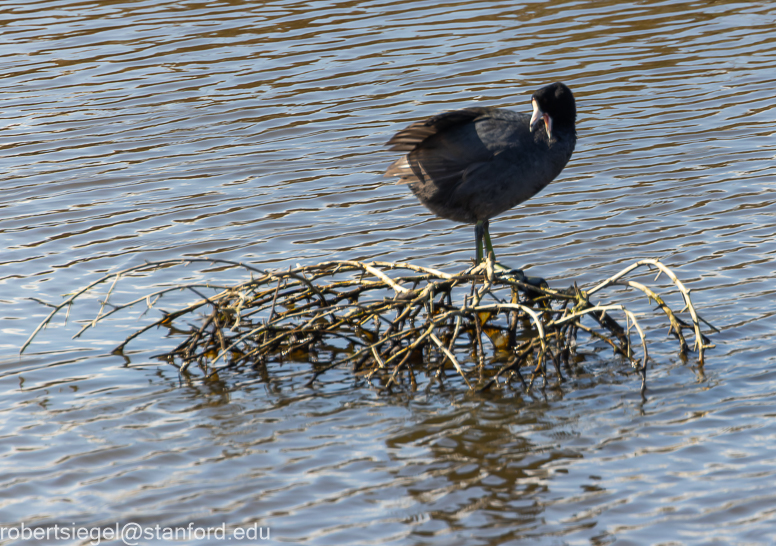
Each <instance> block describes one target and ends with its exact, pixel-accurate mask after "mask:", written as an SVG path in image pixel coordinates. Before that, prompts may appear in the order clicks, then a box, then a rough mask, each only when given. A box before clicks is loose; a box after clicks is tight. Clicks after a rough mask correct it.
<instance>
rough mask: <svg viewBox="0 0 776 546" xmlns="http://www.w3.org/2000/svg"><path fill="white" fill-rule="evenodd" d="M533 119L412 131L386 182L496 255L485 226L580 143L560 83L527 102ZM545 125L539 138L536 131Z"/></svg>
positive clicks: (479, 113)
mask: <svg viewBox="0 0 776 546" xmlns="http://www.w3.org/2000/svg"><path fill="white" fill-rule="evenodd" d="M531 103H532V104H533V116H528V115H527V114H522V113H518V112H512V111H510V110H501V109H499V108H464V109H462V110H454V111H452V112H445V113H443V114H439V115H437V116H434V117H432V118H429V119H427V120H425V121H419V122H417V123H413V124H412V125H410V126H409V127H407V128H406V129H404V130H403V131H399V132H398V133H396V136H394V137H393V138H392V139H391V140H389V141H388V145H390V146H391V150H396V151H401V152H409V153H408V154H407V155H405V156H404V157H402V158H400V159H398V160H396V161H395V162H394V163H393V164H391V166H390V167H388V170H387V171H385V176H399V177H400V178H401V181H402V182H406V183H408V184H409V185H410V189H411V190H412V193H414V194H415V195H416V196H417V198H418V199H420V202H421V203H423V204H424V205H425V206H426V207H427V208H428V209H429V210H430V211H431V212H433V213H434V214H436V215H437V216H441V217H442V218H448V219H450V220H455V221H456V222H465V223H469V224H475V228H474V233H475V238H476V241H477V263H480V261H481V260H482V239H483V236H484V238H485V245H486V248H487V251H488V252H493V245H492V244H491V242H490V233H489V232H488V221H489V220H490V219H491V218H493V217H494V216H497V215H498V214H501V213H502V212H504V211H505V210H509V209H511V208H512V207H514V206H515V205H517V204H519V203H522V202H523V201H525V200H526V199H529V198H531V197H533V196H534V195H536V194H537V193H538V192H539V191H541V189H542V188H544V187H545V186H546V185H547V184H549V183H550V182H552V180H553V179H554V178H555V177H556V176H558V174H560V172H561V171H562V170H563V167H565V166H566V163H568V160H569V158H571V153H572V152H573V151H574V145H575V144H576V142H577V132H576V127H575V122H576V117H577V109H576V103H575V102H574V95H572V94H571V90H570V89H569V88H568V87H566V86H565V85H564V84H562V83H553V84H550V85H548V86H546V87H542V88H541V89H539V90H538V91H537V92H536V93H534V94H533V96H532V97H531ZM542 121H543V122H544V129H545V130H544V131H542V130H534V129H536V126H537V125H538V124H539V123H540V122H542Z"/></svg>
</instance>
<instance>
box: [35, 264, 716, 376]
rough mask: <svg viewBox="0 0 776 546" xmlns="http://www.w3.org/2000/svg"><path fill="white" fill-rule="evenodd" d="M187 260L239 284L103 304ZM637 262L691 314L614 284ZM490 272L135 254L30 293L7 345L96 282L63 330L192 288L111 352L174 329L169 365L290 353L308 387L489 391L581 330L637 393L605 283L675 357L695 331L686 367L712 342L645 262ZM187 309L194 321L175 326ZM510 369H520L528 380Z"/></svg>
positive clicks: (548, 357)
mask: <svg viewBox="0 0 776 546" xmlns="http://www.w3.org/2000/svg"><path fill="white" fill-rule="evenodd" d="M195 262H198V263H204V264H208V265H212V266H231V267H241V268H244V269H245V270H247V271H249V272H250V274H251V279H250V280H249V281H245V282H242V283H240V284H237V285H235V286H216V285H214V284H209V283H192V284H183V285H176V286H172V287H170V286H167V287H163V288H157V289H156V290H153V291H151V292H149V293H148V294H146V295H144V296H142V297H136V298H134V299H131V300H129V301H127V302H124V303H116V302H115V299H116V298H117V294H116V287H117V284H119V282H120V281H121V280H124V279H126V278H128V277H130V276H133V275H139V274H145V275H149V274H151V273H153V272H154V271H157V270H159V269H166V268H169V267H173V266H181V265H188V264H190V263H195ZM641 267H644V268H649V269H657V270H658V272H659V273H662V274H665V275H666V276H667V277H668V278H669V279H670V280H671V282H672V283H673V285H674V286H675V287H676V289H677V290H678V292H679V293H680V294H681V296H682V300H683V303H684V306H685V308H686V309H687V310H688V311H689V315H690V320H691V322H685V321H684V320H682V319H681V318H680V317H679V316H678V315H679V314H680V313H677V312H675V311H674V310H673V309H671V307H670V306H669V305H668V304H667V303H666V300H665V299H664V298H663V297H662V296H661V295H660V294H658V293H657V292H656V291H655V290H654V289H652V288H650V287H648V286H647V285H646V284H644V283H641V282H637V281H634V280H630V279H627V280H626V279H625V277H626V276H627V275H629V274H632V273H633V272H634V271H636V270H637V269H639V268H641ZM498 269H499V267H498V265H497V264H494V262H493V261H492V259H490V258H489V259H488V260H486V261H485V262H483V263H482V264H480V265H479V266H477V267H476V268H473V269H469V270H467V271H464V272H462V273H460V274H458V275H451V274H447V273H444V272H441V271H437V270H435V269H431V268H426V267H421V266H417V265H413V264H408V263H389V262H379V261H375V262H369V263H365V262H357V261H329V262H323V263H320V264H317V265H309V266H304V267H296V268H290V269H288V270H286V271H262V270H260V269H257V268H255V267H253V266H250V265H246V264H242V263H238V262H231V261H227V260H210V259H205V258H202V259H192V260H171V261H165V262H155V263H148V264H144V265H142V266H136V267H133V268H129V269H125V270H122V271H118V272H115V273H111V274H109V275H106V276H104V277H102V278H101V279H98V280H96V281H94V282H92V283H90V284H89V285H88V286H86V287H84V288H81V289H79V290H77V291H75V292H73V293H72V294H71V295H70V296H69V297H67V298H66V299H65V300H64V301H63V302H62V303H60V304H58V305H52V304H47V303H45V302H40V303H44V305H48V306H50V307H52V308H53V309H52V311H51V312H50V313H49V315H48V316H47V317H46V318H45V319H44V320H43V321H42V322H41V323H40V324H39V325H38V327H37V328H36V329H35V331H34V332H33V333H32V335H31V336H30V338H29V339H28V340H27V341H26V342H25V343H24V345H23V346H22V348H21V351H24V350H25V349H26V348H27V347H28V346H29V345H30V343H31V342H32V341H33V339H34V338H35V336H36V335H37V334H38V333H39V332H40V331H41V330H42V329H43V328H45V327H46V326H47V325H48V324H50V323H51V321H52V320H53V318H54V317H55V315H57V313H59V312H60V311H62V310H63V309H67V310H69V309H70V308H71V307H72V306H73V304H74V303H75V301H76V299H78V298H82V297H84V296H85V294H86V293H87V292H89V291H90V290H92V289H94V288H96V287H97V286H99V285H102V284H105V285H109V289H108V292H107V294H106V295H105V296H104V299H102V300H101V301H100V306H99V309H98V311H97V313H96V315H95V316H94V318H92V319H91V320H89V321H88V322H86V324H84V326H83V327H82V328H81V330H80V331H79V332H78V333H76V335H75V336H74V337H78V336H80V335H81V334H83V333H84V332H85V331H86V330H88V329H90V328H93V327H95V326H96V325H97V324H99V323H101V322H103V321H105V320H106V319H108V318H109V317H112V316H114V315H115V314H116V313H118V312H119V311H122V310H126V309H128V308H130V307H134V306H138V305H141V304H143V303H145V305H146V311H148V310H149V309H151V307H152V306H154V305H155V304H156V303H157V302H158V300H159V299H161V298H169V297H170V295H171V294H172V293H174V292H178V291H181V290H184V291H187V292H192V293H194V294H196V295H197V299H196V300H195V301H193V302H190V303H188V304H186V305H183V306H179V308H178V309H177V310H175V311H171V312H167V313H163V315H162V316H161V317H160V318H158V319H156V320H153V321H151V322H150V323H149V324H146V325H145V326H142V327H140V328H138V329H137V330H135V331H134V332H133V333H132V334H130V335H129V336H128V337H127V338H126V339H125V340H124V341H123V342H122V343H121V344H120V345H119V347H118V349H117V350H119V351H121V350H123V349H124V348H125V347H126V346H127V344H128V343H129V342H130V341H133V340H135V339H136V338H137V337H138V336H140V335H141V334H143V333H145V332H147V331H149V330H152V329H154V328H158V327H165V328H169V329H170V331H171V335H181V336H183V340H182V341H181V342H180V343H179V344H178V345H177V346H176V347H175V348H173V349H171V350H169V351H168V352H166V353H165V354H164V355H163V357H164V358H166V359H167V361H169V362H170V363H172V364H174V365H175V366H177V368H178V370H179V371H180V372H181V373H186V374H188V373H191V372H190V369H191V366H192V365H196V366H197V367H199V369H201V371H202V373H203V374H204V376H206V377H209V376H214V375H215V374H217V373H219V372H222V371H223V370H226V369H230V368H231V369H234V370H237V369H239V368H241V367H244V366H253V367H257V366H261V367H264V369H266V367H267V366H273V369H275V370H276V373H282V372H280V371H279V370H280V368H279V365H280V364H282V363H283V361H284V360H286V359H288V358H294V359H295V360H303V361H307V362H310V364H311V374H312V379H311V380H310V382H313V381H316V380H317V379H318V378H320V376H321V375H322V374H323V373H324V372H325V371H326V370H330V369H331V368H333V367H335V366H344V365H352V366H353V369H354V372H355V373H356V376H361V375H363V376H364V377H366V378H367V379H368V380H370V381H375V380H376V381H380V382H381V383H382V388H383V389H390V388H392V387H393V386H397V387H400V388H404V387H405V386H406V385H407V382H408V384H409V387H410V388H411V389H413V390H414V389H415V388H416V387H417V381H418V377H419V376H418V372H420V373H421V375H422V374H425V375H426V377H428V378H429V387H430V385H431V384H432V383H433V382H435V381H437V380H438V381H442V380H443V379H445V378H449V379H454V378H455V377H458V378H460V380H461V381H462V382H463V383H464V384H465V385H466V386H467V387H468V388H469V389H485V388H503V387H505V386H507V385H509V384H510V380H511V378H512V377H517V378H518V379H519V381H520V384H521V385H522V387H523V388H524V389H530V388H531V386H532V385H533V384H534V382H535V380H536V379H538V378H539V377H541V378H542V379H543V385H546V384H547V382H548V380H549V378H550V375H551V374H548V370H547V363H548V362H551V363H552V364H553V368H554V373H555V376H556V378H557V380H558V381H562V380H563V379H564V377H563V374H562V370H561V365H562V364H563V365H564V366H566V367H567V369H570V366H571V364H572V363H573V361H574V358H572V356H573V355H574V353H575V352H576V350H577V347H579V346H580V340H578V339H577V337H578V335H579V333H580V332H582V333H583V336H585V338H586V340H588V342H589V343H593V344H595V343H599V342H604V343H606V344H608V345H610V346H611V347H612V348H613V349H614V350H615V352H616V353H617V354H619V355H622V356H623V357H624V358H625V359H626V360H627V361H629V362H630V363H631V364H632V365H633V368H634V369H635V370H636V371H637V372H638V373H639V374H640V376H641V379H642V391H643V390H644V389H645V388H646V371H647V364H648V361H649V353H648V350H647V341H646V333H645V331H644V329H643V328H642V326H641V324H640V323H639V320H638V318H637V315H636V314H635V313H633V312H632V311H630V310H629V309H627V308H626V307H625V306H624V305H623V304H621V303H608V304H603V303H593V302H591V301H590V297H591V296H592V295H593V294H596V293H598V292H601V291H603V290H604V289H606V288H608V287H611V286H617V287H627V288H632V289H636V290H638V291H641V292H642V293H644V294H645V295H646V296H647V299H648V301H649V302H651V301H653V300H654V301H655V302H656V303H657V305H658V308H659V309H660V310H662V312H663V313H664V314H665V315H666V316H667V318H668V321H669V333H670V334H673V335H674V336H675V337H676V338H677V339H678V341H679V350H680V352H682V353H686V352H687V351H688V350H689V348H688V344H687V342H686V341H685V335H684V331H685V330H689V331H691V332H692V333H693V334H694V336H695V344H694V350H695V351H697V353H698V359H699V362H700V363H702V362H703V354H704V350H705V349H707V348H709V347H713V345H710V344H709V342H708V339H707V338H706V337H705V336H704V335H703V334H702V333H701V329H700V323H701V322H704V323H705V321H704V320H703V319H702V318H701V317H700V316H699V315H698V313H697V311H696V309H695V307H694V306H693V304H692V301H691V299H690V291H689V290H687V288H686V287H685V286H684V284H683V283H682V282H681V281H679V279H678V278H677V277H676V275H675V274H674V273H673V272H672V271H671V270H670V269H669V268H668V267H667V266H666V265H665V264H663V263H662V262H660V261H658V260H652V259H648V260H641V261H639V262H636V263H634V264H632V265H631V266H629V267H627V268H625V269H623V270H622V271H620V272H619V273H617V274H616V275H613V276H612V277H610V278H609V279H606V280H605V281H603V282H602V283H600V284H598V285H596V286H594V287H593V288H591V289H589V290H587V291H585V290H581V289H579V288H578V287H576V285H574V286H572V287H570V288H568V289H566V290H553V289H550V288H548V287H546V285H544V286H542V287H539V286H535V285H533V284H529V283H528V282H527V280H526V278H525V277H523V276H522V274H521V273H518V272H510V271H500V270H498ZM397 272H398V273H399V274H396V273H397ZM389 273H391V274H390V275H389ZM254 275H255V276H254ZM207 289H210V290H211V291H215V292H216V293H214V294H212V295H206V294H205V293H203V291H205V290H207ZM109 299H113V300H114V301H113V302H109V301H108V300H109ZM36 301H39V300H36ZM455 302H459V303H455ZM203 312H204V315H201V313H203ZM613 313H614V314H616V315H617V316H619V317H622V318H620V319H619V320H622V319H623V318H624V323H625V326H624V327H623V326H622V325H621V324H620V322H618V319H616V318H613V316H612V314H613ZM197 314H200V316H199V318H198V317H197ZM587 317H590V318H592V319H593V323H594V324H592V323H591V322H590V320H589V319H588V318H587ZM192 318H194V319H196V321H197V323H198V324H199V325H198V326H186V327H182V326H181V324H180V323H182V322H183V321H184V320H186V321H188V322H191V320H192ZM583 321H587V322H588V324H584V323H583ZM632 328H635V329H636V331H637V332H638V334H639V338H640V341H641V343H640V346H641V349H640V352H641V358H640V361H639V359H636V358H635V357H634V348H633V347H632V346H631V343H630V330H631V329H632ZM712 328H713V327H712ZM523 367H531V374H530V379H529V380H528V382H526V380H525V379H524V377H523V374H522V372H521V368H523Z"/></svg>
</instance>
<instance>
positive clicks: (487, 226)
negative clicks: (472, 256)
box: [483, 220, 496, 262]
mask: <svg viewBox="0 0 776 546" xmlns="http://www.w3.org/2000/svg"><path fill="white" fill-rule="evenodd" d="M483 228H484V229H483V231H484V232H485V233H484V235H485V250H487V252H488V254H490V253H493V261H494V262H495V261H496V252H495V251H494V250H493V243H491V242H490V222H488V221H487V220H485V223H484V224H483ZM486 256H487V254H486Z"/></svg>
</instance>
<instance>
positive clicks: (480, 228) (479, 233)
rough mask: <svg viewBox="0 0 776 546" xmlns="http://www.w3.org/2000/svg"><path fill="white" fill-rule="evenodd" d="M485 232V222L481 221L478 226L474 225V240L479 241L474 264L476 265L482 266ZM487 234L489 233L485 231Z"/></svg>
mask: <svg viewBox="0 0 776 546" xmlns="http://www.w3.org/2000/svg"><path fill="white" fill-rule="evenodd" d="M483 231H485V229H484V221H483V220H480V221H478V222H477V223H476V224H474V239H475V241H477V258H476V261H475V262H474V265H480V262H481V261H482V232H483ZM485 233H487V231H485Z"/></svg>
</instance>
